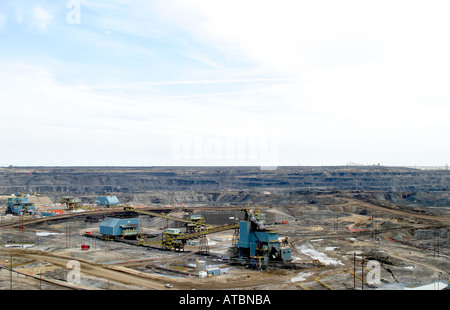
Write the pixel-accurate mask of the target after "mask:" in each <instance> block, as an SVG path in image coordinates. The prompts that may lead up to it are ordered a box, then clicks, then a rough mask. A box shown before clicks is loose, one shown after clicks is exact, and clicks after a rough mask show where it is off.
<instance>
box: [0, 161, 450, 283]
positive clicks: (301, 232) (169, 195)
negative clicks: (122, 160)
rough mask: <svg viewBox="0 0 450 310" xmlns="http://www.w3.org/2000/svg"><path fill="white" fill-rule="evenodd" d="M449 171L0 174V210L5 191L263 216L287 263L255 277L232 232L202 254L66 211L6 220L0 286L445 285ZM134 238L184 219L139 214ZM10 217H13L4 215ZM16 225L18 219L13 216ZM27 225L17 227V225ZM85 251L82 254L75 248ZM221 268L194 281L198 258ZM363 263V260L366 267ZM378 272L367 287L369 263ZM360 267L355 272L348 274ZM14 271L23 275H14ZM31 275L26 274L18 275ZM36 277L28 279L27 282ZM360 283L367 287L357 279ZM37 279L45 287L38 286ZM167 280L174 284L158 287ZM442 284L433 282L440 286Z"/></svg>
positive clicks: (221, 217)
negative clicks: (150, 242) (73, 276)
mask: <svg viewBox="0 0 450 310" xmlns="http://www.w3.org/2000/svg"><path fill="white" fill-rule="evenodd" d="M449 184H450V172H449V171H448V170H432V171H427V170H418V169H411V168H400V167H379V166H373V167H279V168H277V169H276V170H261V169H259V168H258V167H254V168H252V167H245V168H243V167H223V168H221V167H220V168H219V167H178V168H176V167H172V168H167V167H9V168H1V169H0V195H2V196H0V207H4V206H5V204H6V197H7V195H10V194H12V193H38V194H39V195H40V196H41V197H48V199H49V200H50V201H52V202H57V201H59V199H60V198H61V196H65V195H71V196H75V197H77V198H79V199H80V200H81V201H82V203H86V204H89V203H90V204H92V203H94V202H95V199H96V197H97V196H98V195H102V194H103V195H104V194H113V195H116V196H117V197H118V198H119V201H120V202H121V203H124V204H133V205H135V206H140V205H151V206H153V207H157V208H159V207H160V208H161V209H164V210H166V211H164V212H167V213H168V214H169V215H171V216H173V217H178V218H184V217H187V216H188V215H189V214H192V213H197V214H198V213H201V214H202V215H204V217H205V219H206V221H207V223H210V224H211V225H220V224H226V223H230V222H233V221H237V220H239V219H242V218H243V215H242V212H241V211H240V209H242V208H244V207H245V208H253V209H260V210H262V212H263V213H265V215H266V219H267V222H268V223H269V225H271V226H270V227H271V229H273V230H276V231H278V233H279V236H280V238H284V237H288V240H289V244H290V246H291V249H292V256H293V260H292V264H291V265H289V266H288V267H287V266H284V267H281V266H278V265H276V266H275V265H274V266H271V267H269V268H268V269H266V270H262V271H261V270H254V269H249V268H246V267H245V266H240V265H236V264H234V263H233V262H232V261H230V259H229V254H230V253H229V252H228V249H229V247H230V246H231V243H232V239H233V233H234V231H233V230H231V231H224V232H220V233H215V234H211V235H208V245H209V249H210V254H209V255H208V256H203V255H199V254H197V250H198V246H197V245H195V244H190V245H186V248H185V251H184V252H170V251H161V250H159V249H157V248H154V247H144V246H136V245H132V244H127V243H123V242H113V241H105V240H99V239H93V238H87V237H85V236H83V233H84V232H85V231H91V232H96V231H97V232H98V230H99V225H100V222H101V219H102V218H103V217H104V216H105V215H96V216H89V215H86V214H81V213H80V214H79V215H76V214H74V215H73V216H72V217H68V218H62V219H59V220H56V219H55V220H48V221H43V222H35V223H31V222H30V224H26V223H25V224H24V225H23V226H20V225H17V226H15V227H12V226H7V225H5V223H7V220H2V222H0V225H1V230H2V231H1V234H0V263H1V264H3V265H4V266H9V265H8V264H11V257H12V258H13V261H12V266H13V268H14V271H15V272H17V274H14V276H13V277H11V275H10V272H9V270H7V269H5V268H3V269H1V273H0V288H2V289H9V288H11V287H12V288H13V289H54V290H60V289H73V288H77V289H121V290H122V289H125V290H136V289H138V290H140V289H142V290H148V289H151V290H154V289H156V290H162V289H172V290H174V289H199V290H209V289H218V290H222V289H238V290H250V289H262V290H265V289H270V290H285V289H287V290H302V289H312V290H328V289H334V290H351V289H369V290H383V289H410V288H412V287H417V286H420V285H431V284H430V283H432V285H434V287H436V286H438V287H439V285H441V284H442V283H445V284H446V283H447V281H448V279H449V271H450V260H449V255H450V240H449V237H450V232H449V227H450V191H449V189H448V186H449ZM139 218H140V221H141V226H142V231H143V232H144V233H145V234H147V235H148V236H155V237H157V236H158V235H160V234H161V232H162V230H163V229H165V228H166V227H180V228H183V224H182V223H180V222H177V221H173V220H166V219H163V218H156V217H152V216H149V215H144V214H140V215H139ZM8 220H9V221H10V219H8ZM14 220H15V221H19V220H20V219H18V218H17V217H15V219H14ZM21 227H23V228H21ZM82 244H87V245H89V246H90V249H89V250H81V248H80V245H82ZM198 259H200V260H205V261H206V263H207V264H208V266H216V267H218V268H220V269H221V274H220V275H219V276H214V277H210V278H199V277H198V274H197V271H196V269H195V264H196V260H198ZM70 260H77V261H78V262H80V264H81V266H80V267H81V284H79V285H78V286H74V285H69V284H67V281H66V280H67V276H68V274H69V272H70V269H69V268H68V266H67V264H68V262H69V261H70ZM362 262H364V264H362ZM374 262H375V263H376V264H378V265H376V266H378V267H379V273H378V274H379V276H380V278H379V279H378V280H379V281H378V282H377V281H375V283H374V281H371V280H373V273H372V272H371V270H369V269H370V266H372V265H370V264H373V263H374ZM354 271H356V275H355V274H354ZM19 272H20V274H19ZM25 274H26V275H28V276H25ZM32 275H34V278H32V277H31V276H32ZM361 276H364V281H363V282H362V281H361ZM42 279H44V280H45V281H44V280H42ZM167 283H170V284H171V285H172V287H171V288H167V287H166V286H165V285H166V284H167ZM436 283H441V284H436Z"/></svg>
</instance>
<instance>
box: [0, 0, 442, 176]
mask: <svg viewBox="0 0 450 310" xmlns="http://www.w3.org/2000/svg"><path fill="white" fill-rule="evenodd" d="M449 14H450V2H448V1H433V0H432V1H414V0H409V1H396V0H390V1H384V0H379V1H360V0H359V1H349V0H341V1H330V0H317V1H302V0H294V1H290V0H279V1H267V0H259V1H254V0H240V1H236V0H227V1H221V0H213V1H211V0H209V1H208V0H189V1H183V0H164V1H162V0H158V1H157V0H134V1H133V0H131V1H125V0H49V1H46V0H24V1H10V0H2V1H1V2H0V166H9V165H14V166H111V165H115V166H180V165H182V166H211V165H220V166H223V165H231V166H239V165H252V166H261V167H277V166H285V165H290V166H297V165H300V166H311V165H312V166H319V165H320V166H321V165H348V164H362V165H377V164H381V165H387V166H444V165H446V164H448V163H449V161H450V143H449V141H448V136H449V133H450V122H449V116H450V113H449V112H450V91H449V85H450V74H449V72H450V57H449V55H450V31H449V29H450V19H449V18H448V16H449Z"/></svg>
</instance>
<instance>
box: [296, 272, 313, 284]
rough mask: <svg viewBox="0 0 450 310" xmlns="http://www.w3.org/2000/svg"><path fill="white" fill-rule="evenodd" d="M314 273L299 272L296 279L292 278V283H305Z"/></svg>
mask: <svg viewBox="0 0 450 310" xmlns="http://www.w3.org/2000/svg"><path fill="white" fill-rule="evenodd" d="M311 274H312V272H299V273H298V275H297V276H296V277H293V278H291V282H301V281H305V280H306V278H307V277H308V276H310V275H311Z"/></svg>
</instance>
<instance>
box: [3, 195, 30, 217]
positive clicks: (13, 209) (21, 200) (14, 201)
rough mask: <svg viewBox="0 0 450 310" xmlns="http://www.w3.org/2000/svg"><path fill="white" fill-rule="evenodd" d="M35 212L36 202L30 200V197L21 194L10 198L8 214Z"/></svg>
mask: <svg viewBox="0 0 450 310" xmlns="http://www.w3.org/2000/svg"><path fill="white" fill-rule="evenodd" d="M35 213H36V209H35V207H34V204H33V203H32V202H29V201H28V197H26V196H20V195H19V196H17V197H10V198H8V205H7V207H6V214H14V215H24V214H35Z"/></svg>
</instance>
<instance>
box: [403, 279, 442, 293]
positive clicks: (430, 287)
mask: <svg viewBox="0 0 450 310" xmlns="http://www.w3.org/2000/svg"><path fill="white" fill-rule="evenodd" d="M447 286H448V283H445V282H442V281H441V282H439V281H436V282H433V283H430V284H425V285H421V286H416V287H408V286H406V287H405V288H404V289H405V290H425V291H428V290H442V289H444V288H446V287H447Z"/></svg>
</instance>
